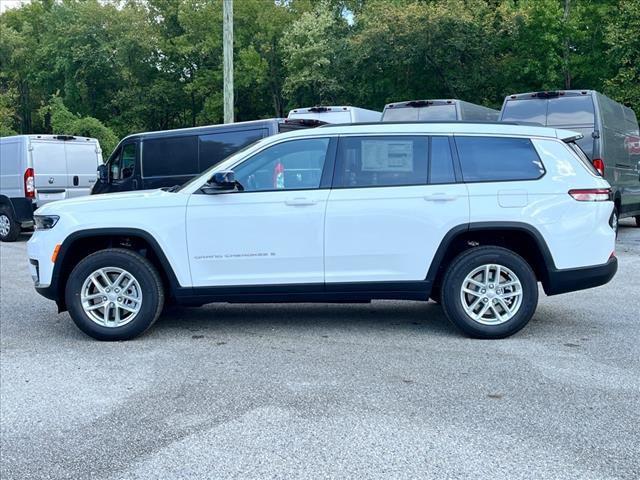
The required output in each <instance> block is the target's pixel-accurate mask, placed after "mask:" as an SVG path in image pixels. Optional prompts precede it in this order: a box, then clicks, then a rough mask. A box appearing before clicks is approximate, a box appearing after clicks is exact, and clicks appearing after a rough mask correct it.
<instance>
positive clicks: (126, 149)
mask: <svg viewBox="0 0 640 480" xmlns="http://www.w3.org/2000/svg"><path fill="white" fill-rule="evenodd" d="M109 168H110V173H111V179H112V180H124V179H126V178H129V177H131V176H133V174H134V172H135V168H136V144H135V143H128V144H126V145H124V146H123V147H122V149H121V150H120V151H119V152H118V153H117V154H116V157H115V158H114V159H113V160H112V161H111V162H110V167H109Z"/></svg>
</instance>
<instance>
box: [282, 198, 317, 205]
mask: <svg viewBox="0 0 640 480" xmlns="http://www.w3.org/2000/svg"><path fill="white" fill-rule="evenodd" d="M284 203H285V204H286V205H289V206H291V207H299V206H304V205H315V204H316V201H315V200H313V199H311V198H305V197H298V198H291V199H289V200H286V201H285V202H284Z"/></svg>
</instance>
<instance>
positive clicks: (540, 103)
mask: <svg viewBox="0 0 640 480" xmlns="http://www.w3.org/2000/svg"><path fill="white" fill-rule="evenodd" d="M500 120H501V121H504V122H513V121H516V122H535V123H539V124H541V125H545V126H550V127H557V128H563V129H567V130H574V131H577V132H580V133H582V135H583V138H582V139H580V140H578V141H577V143H578V145H580V147H581V148H582V150H583V151H584V153H585V154H586V155H587V157H589V159H590V160H591V162H592V164H593V166H594V167H595V168H596V169H597V170H598V171H599V172H600V174H601V175H603V176H604V178H605V179H606V180H607V181H608V182H609V183H610V184H611V186H612V188H613V192H614V200H615V210H614V212H613V215H612V217H611V225H612V226H613V227H614V228H616V229H617V226H618V219H619V218H624V217H635V219H636V224H637V225H638V226H640V133H639V131H638V120H637V119H636V115H635V113H634V112H633V110H631V109H630V108H627V107H625V106H624V105H621V104H619V103H617V102H615V101H614V100H611V99H610V98H609V97H607V96H605V95H603V94H601V93H598V92H596V91H595V90H560V91H547V92H529V93H519V94H515V95H509V96H507V97H506V98H505V99H504V103H503V105H502V110H501V112H500Z"/></svg>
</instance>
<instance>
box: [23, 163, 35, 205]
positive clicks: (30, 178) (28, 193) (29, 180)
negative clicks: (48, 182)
mask: <svg viewBox="0 0 640 480" xmlns="http://www.w3.org/2000/svg"><path fill="white" fill-rule="evenodd" d="M24 196H25V197H26V198H36V182H35V177H34V175H33V168H27V169H26V170H25V171H24Z"/></svg>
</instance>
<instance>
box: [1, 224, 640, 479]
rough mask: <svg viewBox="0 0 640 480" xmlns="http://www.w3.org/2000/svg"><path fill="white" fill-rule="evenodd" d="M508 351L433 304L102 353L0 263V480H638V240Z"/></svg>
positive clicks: (322, 314)
mask: <svg viewBox="0 0 640 480" xmlns="http://www.w3.org/2000/svg"><path fill="white" fill-rule="evenodd" d="M631 225H632V224H631V222H630V221H628V220H627V221H624V222H622V225H621V232H620V238H619V242H618V246H617V255H618V258H619V270H618V274H617V276H616V277H615V278H614V279H613V280H612V282H611V283H610V284H608V285H606V286H603V287H600V288H596V289H592V290H586V291H582V292H575V293H570V294H565V295H559V296H555V297H545V296H544V295H542V296H541V298H540V305H539V307H538V310H537V313H536V314H535V316H534V318H533V320H532V321H531V322H530V324H529V325H528V326H527V327H526V328H525V329H524V330H523V331H521V332H520V333H519V334H517V335H516V336H514V337H511V338H509V339H505V340H498V341H484V340H472V339H468V338H465V337H463V336H462V335H461V334H460V333H459V332H458V331H457V330H456V329H455V327H453V325H451V324H449V323H448V321H447V320H446V319H445V317H444V314H443V312H442V310H441V308H440V307H439V306H438V305H436V304H434V303H420V302H397V301H384V302H383V301H380V302H374V303H372V304H370V305H368V304H360V305H327V304H320V305H309V304H290V305H226V304H220V305H209V306H205V307H202V308H197V309H196V308H193V309H191V308H180V309H178V308H174V309H171V310H168V311H167V312H166V313H165V314H163V316H162V317H161V318H160V320H159V321H158V322H157V323H156V324H155V325H154V327H152V329H151V330H150V331H149V332H148V333H147V334H145V335H144V336H142V337H140V338H138V339H136V340H134V341H129V342H117V343H101V342H97V341H94V340H92V339H90V338H89V337H87V336H85V335H84V334H82V333H81V332H80V331H79V330H78V329H76V327H75V326H74V325H73V323H72V321H71V320H70V318H69V316H68V314H67V313H63V314H57V311H56V306H55V304H54V303H53V302H50V301H48V300H46V299H44V298H42V297H40V296H38V295H37V294H36V293H35V291H34V289H33V286H32V282H31V278H30V276H29V271H28V268H27V260H26V240H27V239H28V236H26V235H24V236H23V237H22V238H21V239H20V241H18V242H16V243H11V244H7V243H4V244H1V245H0V261H1V268H0V425H1V427H0V428H1V430H0V436H1V438H0V440H1V442H0V478H2V480H9V479H21V480H22V479H31V478H34V479H35V478H37V479H44V478H52V479H62V478H65V479H85V478H92V479H174V478H175V479H198V478H203V479H204V478H207V479H209V478H225V479H226V478H241V479H249V478H282V479H298V478H314V479H316V478H340V479H343V478H358V479H363V478H437V479H449V478H451V479H453V478H474V479H482V478H492V479H502V478H504V479H520V478H521V479H533V478H535V479H545V478H552V479H573V478H580V479H597V480H603V479H613V478H625V479H638V478H640V333H639V328H640V228H636V227H632V226H631Z"/></svg>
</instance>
